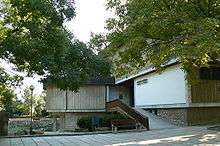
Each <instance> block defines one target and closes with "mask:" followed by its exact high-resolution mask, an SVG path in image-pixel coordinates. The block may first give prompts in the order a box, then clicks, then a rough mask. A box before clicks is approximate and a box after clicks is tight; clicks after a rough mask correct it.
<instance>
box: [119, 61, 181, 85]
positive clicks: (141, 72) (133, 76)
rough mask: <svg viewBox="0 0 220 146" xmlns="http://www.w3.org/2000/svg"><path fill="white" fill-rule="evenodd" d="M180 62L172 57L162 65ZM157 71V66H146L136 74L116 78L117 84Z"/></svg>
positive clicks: (167, 65)
mask: <svg viewBox="0 0 220 146" xmlns="http://www.w3.org/2000/svg"><path fill="white" fill-rule="evenodd" d="M179 63H180V61H179V60H178V59H172V60H170V61H169V62H167V63H166V64H164V65H162V67H169V66H172V65H176V64H179ZM155 71H156V68H155V67H153V66H152V65H151V66H148V67H146V68H145V69H142V70H141V71H139V72H138V73H136V74H133V75H127V76H126V77H124V78H120V79H116V81H115V84H121V83H123V82H126V81H128V80H132V79H135V78H137V77H140V76H143V75H146V74H150V73H153V72H155Z"/></svg>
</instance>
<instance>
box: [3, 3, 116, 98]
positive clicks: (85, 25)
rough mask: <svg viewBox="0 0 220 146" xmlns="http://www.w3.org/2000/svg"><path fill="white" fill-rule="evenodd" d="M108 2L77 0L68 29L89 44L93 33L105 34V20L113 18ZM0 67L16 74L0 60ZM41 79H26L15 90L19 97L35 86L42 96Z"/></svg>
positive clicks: (36, 91) (35, 92)
mask: <svg viewBox="0 0 220 146" xmlns="http://www.w3.org/2000/svg"><path fill="white" fill-rule="evenodd" d="M105 4H106V0H75V7H76V17H75V18H74V19H73V20H71V21H69V22H67V23H66V24H65V25H66V27H67V28H68V29H69V30H70V31H71V32H72V33H73V34H74V35H75V37H76V38H77V39H79V40H80V41H83V42H85V43H86V42H88V41H89V38H90V34H91V32H93V33H103V32H105V29H104V28H105V20H106V19H107V18H109V17H111V16H113V15H112V14H111V13H110V12H108V11H106V10H105ZM0 65H1V66H2V67H4V68H5V69H6V70H8V71H9V72H11V73H14V72H13V70H12V69H11V68H12V65H10V64H8V63H7V62H5V61H4V60H0ZM39 79H40V77H39V76H37V75H36V76H34V77H33V78H31V77H25V78H24V80H23V85H22V86H21V87H20V88H17V89H16V90H15V93H16V94H17V95H18V97H21V95H22V91H23V89H25V88H26V87H28V86H30V85H34V87H35V90H34V94H35V95H40V94H41V93H42V91H43V85H42V83H40V82H39Z"/></svg>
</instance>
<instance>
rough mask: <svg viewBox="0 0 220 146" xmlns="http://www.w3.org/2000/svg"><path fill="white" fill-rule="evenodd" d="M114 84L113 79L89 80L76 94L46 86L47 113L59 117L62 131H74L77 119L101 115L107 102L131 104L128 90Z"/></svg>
mask: <svg viewBox="0 0 220 146" xmlns="http://www.w3.org/2000/svg"><path fill="white" fill-rule="evenodd" d="M114 83H115V80H114V78H102V79H101V78H99V79H95V80H91V81H89V82H87V83H85V84H84V85H83V86H81V87H80V88H79V91H78V92H77V93H75V92H73V91H69V90H66V91H64V90H60V89H58V88H56V87H55V86H47V87H46V90H47V99H46V107H47V111H48V112H50V113H52V114H53V115H56V116H58V117H60V119H61V121H60V122H61V123H60V125H61V129H62V130H64V131H66V130H74V129H76V128H77V120H78V119H79V118H81V117H83V116H92V115H94V116H101V115H103V114H104V113H105V112H106V103H107V102H108V101H111V100H115V99H117V98H120V99H121V100H122V101H123V102H124V103H126V104H128V105H130V104H131V101H130V94H129V89H128V88H126V87H125V86H121V85H115V84H114Z"/></svg>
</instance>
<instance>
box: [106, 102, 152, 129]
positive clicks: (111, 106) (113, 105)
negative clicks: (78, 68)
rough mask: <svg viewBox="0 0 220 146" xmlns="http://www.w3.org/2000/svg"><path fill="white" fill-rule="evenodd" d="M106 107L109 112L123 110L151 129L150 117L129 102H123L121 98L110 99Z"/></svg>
mask: <svg viewBox="0 0 220 146" xmlns="http://www.w3.org/2000/svg"><path fill="white" fill-rule="evenodd" d="M106 109H107V111H108V112H112V111H118V112H123V113H125V114H126V115H128V116H129V117H130V118H132V119H134V120H135V121H136V122H137V123H140V124H141V125H142V126H143V127H145V128H146V129H147V130H149V120H148V117H147V116H145V115H143V114H141V113H139V112H137V111H136V110H135V109H133V108H132V107H130V106H128V105H127V104H125V103H123V102H122V101H120V100H119V99H116V100H113V101H110V102H107V103H106Z"/></svg>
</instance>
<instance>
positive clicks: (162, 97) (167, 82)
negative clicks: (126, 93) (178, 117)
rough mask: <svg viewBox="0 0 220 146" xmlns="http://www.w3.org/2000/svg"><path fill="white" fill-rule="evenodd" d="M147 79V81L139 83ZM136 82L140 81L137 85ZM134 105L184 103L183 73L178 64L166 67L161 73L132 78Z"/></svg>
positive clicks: (184, 82) (184, 84)
mask: <svg viewBox="0 0 220 146" xmlns="http://www.w3.org/2000/svg"><path fill="white" fill-rule="evenodd" d="M144 79H147V83H146V82H145V83H142V84H141V83H140V81H143V80H144ZM138 82H139V83H140V84H139V85H138ZM134 97H135V106H136V107H138V106H148V105H161V104H179V103H181V104H182V103H186V81H185V73H184V71H182V70H181V67H180V65H174V66H171V67H168V68H167V69H166V70H165V71H163V72H162V73H161V74H159V73H150V74H148V75H144V76H141V77H138V78H136V79H135V80H134Z"/></svg>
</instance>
